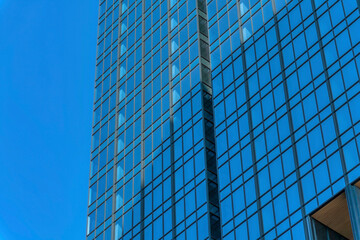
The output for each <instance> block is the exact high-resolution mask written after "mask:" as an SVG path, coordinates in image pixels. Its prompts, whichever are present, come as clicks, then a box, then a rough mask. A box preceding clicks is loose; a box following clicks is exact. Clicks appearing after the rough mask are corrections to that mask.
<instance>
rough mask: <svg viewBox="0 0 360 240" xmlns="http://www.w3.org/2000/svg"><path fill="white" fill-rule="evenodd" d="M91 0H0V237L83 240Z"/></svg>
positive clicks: (94, 1) (94, 7)
mask: <svg viewBox="0 0 360 240" xmlns="http://www.w3.org/2000/svg"><path fill="white" fill-rule="evenodd" d="M97 15H98V0H61V1H56V0H0V240H19V239H21V240H33V239H34V240H58V239H59V240H68V239H69V240H72V239H74V240H80V239H85V231H86V210H87V209H86V207H87V206H86V204H87V195H88V190H87V188H88V175H89V160H90V141H91V121H92V103H93V87H94V72H95V70H94V69H95V52H96V32H97V28H96V24H97Z"/></svg>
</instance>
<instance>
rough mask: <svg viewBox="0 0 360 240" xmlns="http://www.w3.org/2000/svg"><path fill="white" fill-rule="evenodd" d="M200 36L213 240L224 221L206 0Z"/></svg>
mask: <svg viewBox="0 0 360 240" xmlns="http://www.w3.org/2000/svg"><path fill="white" fill-rule="evenodd" d="M197 17H198V26H199V27H198V30H199V31H198V33H199V51H200V52H199V56H200V72H201V76H200V79H201V89H202V109H203V119H204V138H205V139H204V141H205V165H206V179H207V188H208V190H207V195H208V196H207V199H208V212H209V229H210V238H211V239H221V220H220V204H219V190H218V175H217V163H216V149H215V131H214V113H213V102H212V84H211V71H210V46H209V33H208V29H209V26H208V20H207V19H208V18H207V11H206V0H197Z"/></svg>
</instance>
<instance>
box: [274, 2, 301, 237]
mask: <svg viewBox="0 0 360 240" xmlns="http://www.w3.org/2000/svg"><path fill="white" fill-rule="evenodd" d="M272 7H273V12H274V22H275V32H276V39H277V47H278V52H279V59H280V65H281V76H282V79H283V84H284V94H285V103H286V112H287V116H288V123H289V128H290V138H291V148H292V152H293V156H294V164H295V172H296V179H297V186H298V192H299V197H300V206H302V207H301V214H302V217H303V219H304V218H305V217H306V212H305V208H304V207H303V206H304V194H303V190H302V183H301V180H300V179H301V175H300V170H299V159H298V154H297V148H296V144H295V143H296V139H295V135H294V124H293V121H292V114H291V106H290V101H289V92H288V87H287V79H286V74H285V67H284V65H285V64H284V55H283V52H282V46H281V37H280V30H279V22H278V18H277V13H276V4H275V0H272ZM283 11H284V10H283ZM290 204H291V203H290ZM303 225H304V229H305V232H308V226H307V224H306V222H305V221H304V222H303ZM306 237H307V238H308V236H307V235H306Z"/></svg>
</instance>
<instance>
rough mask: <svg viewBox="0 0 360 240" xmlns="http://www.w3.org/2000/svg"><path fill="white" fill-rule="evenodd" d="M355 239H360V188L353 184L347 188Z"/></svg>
mask: <svg viewBox="0 0 360 240" xmlns="http://www.w3.org/2000/svg"><path fill="white" fill-rule="evenodd" d="M345 194H346V201H347V205H348V208H349V214H350V222H351V228H352V231H353V236H354V240H360V189H359V188H358V187H356V186H353V185H348V186H347V187H346V188H345Z"/></svg>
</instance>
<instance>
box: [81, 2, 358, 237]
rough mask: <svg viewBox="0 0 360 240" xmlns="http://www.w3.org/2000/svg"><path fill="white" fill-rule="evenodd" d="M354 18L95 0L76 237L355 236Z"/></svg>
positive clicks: (238, 5)
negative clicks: (87, 140)
mask: <svg viewBox="0 0 360 240" xmlns="http://www.w3.org/2000/svg"><path fill="white" fill-rule="evenodd" d="M359 7H360V3H359V1H358V0H346V1H336V0H331V1H324V0H303V1H300V0H292V1H289V0H261V1H258V0H212V1H210V0H208V1H206V0H188V1H185V0H182V1H176V0H163V1H161V0H159V1H155V0H120V1H119V0H105V1H103V0H101V1H100V14H99V15H100V16H99V32H98V49H97V60H96V80H95V103H94V123H93V140H92V148H91V149H92V150H91V151H92V153H91V172H90V191H89V209H88V224H87V239H89V240H92V239H96V240H104V239H105V240H112V239H116V240H119V239H124V240H125V239H146V240H147V239H328V238H329V239H346V238H348V239H351V238H354V239H360V238H359V237H360V233H359V231H357V229H360V222H359V218H358V216H359V214H360V210H359V209H360V190H359V188H358V187H357V186H356V185H358V186H360V183H359V182H358V180H359V178H360V161H359V150H360V148H359V147H360V145H359V144H360V135H359V131H360V122H359V121H360V94H359V92H360V82H359V70H360V55H359V52H360V44H359V41H360V18H359V13H360V8H359ZM327 237H328V238H327ZM330 237H331V238H330Z"/></svg>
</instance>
